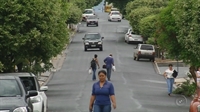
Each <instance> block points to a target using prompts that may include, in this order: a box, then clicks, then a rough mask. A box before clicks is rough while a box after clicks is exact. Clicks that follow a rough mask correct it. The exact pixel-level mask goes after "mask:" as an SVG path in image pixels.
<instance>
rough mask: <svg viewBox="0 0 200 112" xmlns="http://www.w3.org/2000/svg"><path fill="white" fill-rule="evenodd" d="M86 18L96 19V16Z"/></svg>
mask: <svg viewBox="0 0 200 112" xmlns="http://www.w3.org/2000/svg"><path fill="white" fill-rule="evenodd" d="M87 19H97V17H96V16H88V17H87Z"/></svg>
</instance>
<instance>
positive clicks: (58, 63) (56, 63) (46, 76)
mask: <svg viewBox="0 0 200 112" xmlns="http://www.w3.org/2000/svg"><path fill="white" fill-rule="evenodd" d="M74 34H75V32H74V33H72V34H71V35H70V37H71V38H70V40H69V44H70V43H71V42H72V40H73V37H74ZM69 44H67V45H66V47H65V48H66V49H68V45H69ZM66 49H65V50H63V51H62V53H61V54H59V55H57V57H54V58H52V60H51V62H52V64H53V67H54V68H52V69H51V70H49V71H47V72H44V73H42V74H41V76H39V77H38V80H39V84H40V86H43V85H46V84H47V83H48V81H49V80H50V79H51V77H52V75H53V74H54V73H55V72H57V71H59V70H60V69H61V68H62V65H63V63H64V61H65V58H66V53H65V51H66Z"/></svg>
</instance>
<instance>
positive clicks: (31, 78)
mask: <svg viewBox="0 0 200 112" xmlns="http://www.w3.org/2000/svg"><path fill="white" fill-rule="evenodd" d="M1 74H3V75H6V76H18V77H19V78H20V80H21V82H22V83H23V84H24V86H25V89H26V90H27V91H37V92H38V95H36V96H33V97H30V100H31V102H32V104H33V111H34V112H47V96H46V94H45V92H44V91H47V90H48V86H41V87H40V85H39V83H38V80H37V77H36V76H35V75H34V74H32V73H1ZM1 74H0V75H1Z"/></svg>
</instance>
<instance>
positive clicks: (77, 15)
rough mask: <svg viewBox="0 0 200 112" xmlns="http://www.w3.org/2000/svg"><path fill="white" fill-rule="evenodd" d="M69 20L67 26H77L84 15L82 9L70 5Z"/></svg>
mask: <svg viewBox="0 0 200 112" xmlns="http://www.w3.org/2000/svg"><path fill="white" fill-rule="evenodd" d="M68 5H69V6H68V9H67V10H68V13H69V14H68V18H67V24H70V23H71V24H77V23H78V22H79V21H80V19H81V15H82V11H81V9H80V8H78V7H77V6H76V5H75V4H73V3H69V4H68Z"/></svg>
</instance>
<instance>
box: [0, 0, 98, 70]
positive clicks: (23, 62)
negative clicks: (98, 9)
mask: <svg viewBox="0 0 200 112" xmlns="http://www.w3.org/2000/svg"><path fill="white" fill-rule="evenodd" d="M86 1H89V0H74V1H73V2H71V1H70V3H69V2H68V0H49V1H45V0H32V1H26V0H20V1H19V0H2V1H0V8H1V10H0V32H1V34H0V43H1V44H0V57H1V58H0V70H2V72H15V67H16V66H17V69H18V71H19V72H22V71H25V72H33V73H36V74H38V73H41V72H45V71H47V70H49V69H50V68H51V67H52V63H51V62H50V60H51V59H52V57H56V56H57V55H58V54H59V53H61V52H62V50H64V47H65V46H66V44H67V43H68V40H69V30H68V28H67V24H71V23H72V24H76V23H78V22H79V21H80V18H81V13H82V10H83V9H84V8H86V7H87V6H92V5H94V4H95V3H98V2H99V0H90V2H88V4H86ZM66 23H67V24H66ZM42 64H44V66H41V65H42Z"/></svg>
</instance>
